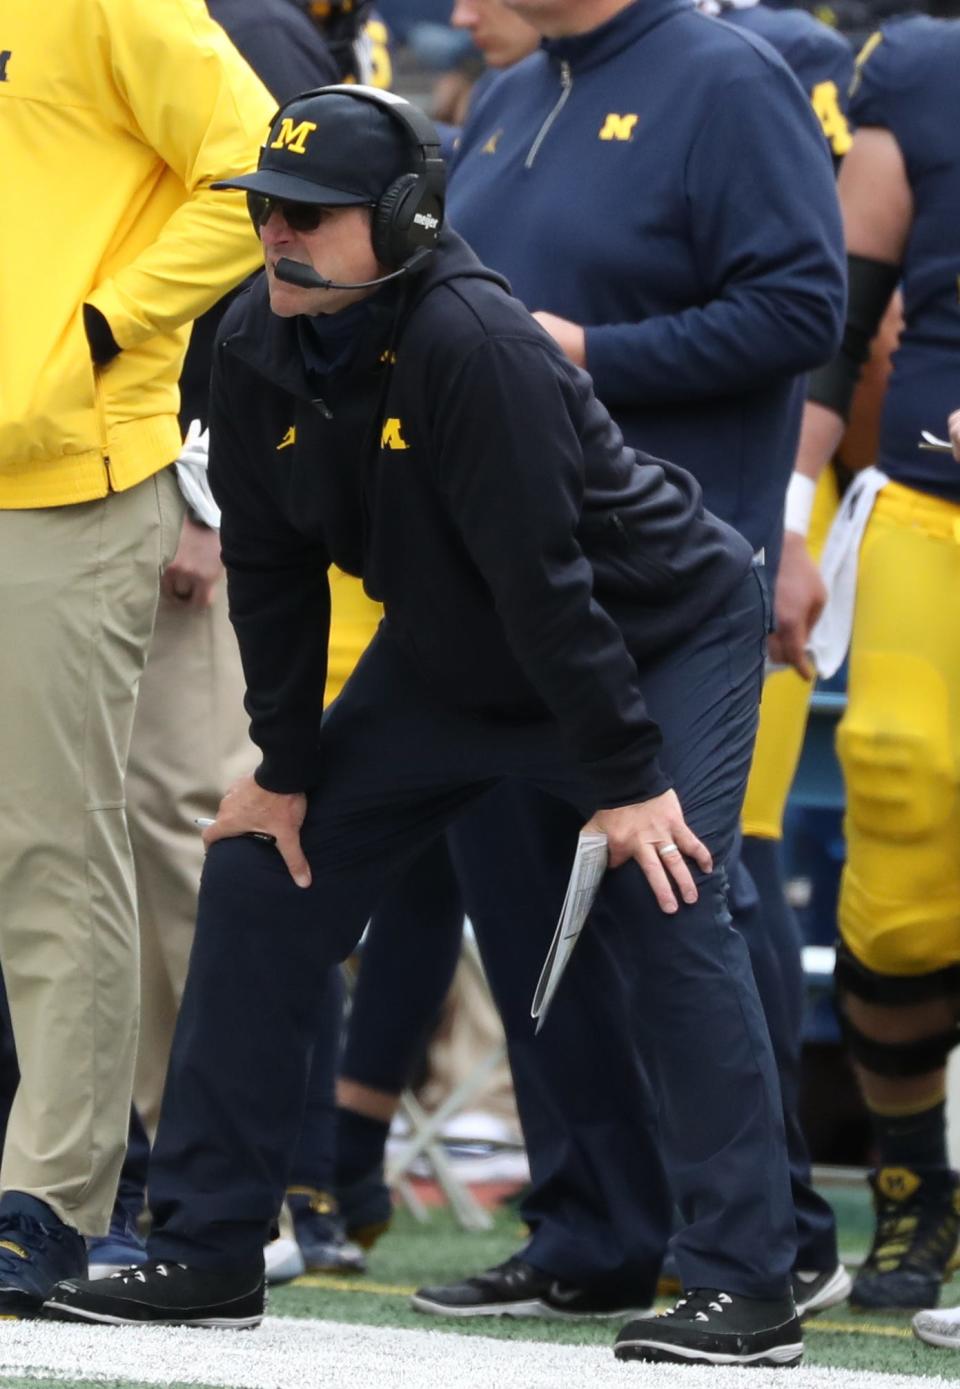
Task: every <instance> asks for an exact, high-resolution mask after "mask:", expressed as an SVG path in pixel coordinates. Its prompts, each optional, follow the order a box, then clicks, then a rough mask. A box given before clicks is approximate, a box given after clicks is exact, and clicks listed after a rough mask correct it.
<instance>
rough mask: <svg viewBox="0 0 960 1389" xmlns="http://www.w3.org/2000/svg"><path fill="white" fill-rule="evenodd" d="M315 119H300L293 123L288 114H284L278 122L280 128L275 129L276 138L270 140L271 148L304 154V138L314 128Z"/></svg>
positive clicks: (315, 124) (315, 125)
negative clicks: (297, 122) (298, 121)
mask: <svg viewBox="0 0 960 1389" xmlns="http://www.w3.org/2000/svg"><path fill="white" fill-rule="evenodd" d="M316 128H317V123H316V121H300V123H299V124H298V125H294V123H293V121H292V120H291V119H290V117H289V116H284V118H283V120H282V121H281V122H280V129H279V130H278V131H277V138H276V139H275V140H271V142H270V148H271V149H272V150H284V149H286V150H289V151H290V153H291V154H306V152H307V146H306V139H307V136H308V135H309V134H310V132H311V131H312V130H316Z"/></svg>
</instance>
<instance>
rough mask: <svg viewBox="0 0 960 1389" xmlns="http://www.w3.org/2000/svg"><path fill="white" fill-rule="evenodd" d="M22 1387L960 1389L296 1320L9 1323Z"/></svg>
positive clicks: (922, 1381) (908, 1379) (0, 1353)
mask: <svg viewBox="0 0 960 1389" xmlns="http://www.w3.org/2000/svg"><path fill="white" fill-rule="evenodd" d="M937 1354H938V1352H935V1351H932V1352H931V1355H934V1356H935V1355H937ZM948 1373H949V1370H948ZM13 1375H18V1376H21V1377H26V1378H33V1379H60V1380H66V1381H69V1382H70V1383H72V1384H76V1385H79V1384H85V1383H86V1384H90V1383H93V1384H95V1383H97V1382H101V1383H102V1382H103V1381H105V1380H107V1381H112V1382H115V1381H117V1380H131V1381H133V1382H134V1383H137V1384H150V1385H168V1384H204V1385H218V1386H220V1385H222V1386H228V1389H291V1386H293V1385H297V1386H316V1385H333V1386H341V1385H348V1386H350V1389H490V1386H495V1387H496V1389H570V1387H571V1386H577V1385H584V1386H586V1385H589V1389H625V1386H627V1389H639V1386H641V1385H642V1386H644V1389H647V1387H648V1386H654V1385H655V1386H656V1389H957V1381H956V1380H955V1379H954V1380H952V1381H947V1380H944V1379H941V1378H939V1377H927V1376H915V1375H889V1374H871V1373H869V1372H865V1371H863V1370H833V1369H826V1368H823V1367H821V1366H816V1367H814V1366H810V1367H803V1366H801V1367H799V1368H797V1369H789V1370H784V1369H760V1368H753V1367H751V1368H750V1369H749V1370H743V1369H739V1368H737V1369H723V1368H718V1367H701V1366H687V1365H683V1366H681V1365H645V1364H640V1363H637V1362H627V1363H623V1362H621V1361H617V1360H615V1359H614V1357H613V1353H612V1351H611V1350H609V1349H607V1348H606V1347H603V1346H569V1345H557V1344H552V1343H550V1342H544V1341H506V1340H504V1341H501V1340H496V1339H494V1338H492V1337H489V1336H458V1335H456V1334H453V1333H451V1332H445V1331H407V1330H399V1329H397V1328H395V1327H370V1326H355V1325H346V1324H344V1323H341V1322H331V1321H314V1320H307V1319H301V1318H298V1317H267V1318H266V1319H265V1320H264V1323H263V1326H262V1327H261V1328H260V1330H258V1331H201V1330H189V1329H187V1328H183V1327H131V1326H84V1325H81V1324H66V1323H62V1322H61V1323H57V1322H26V1321H24V1322H13V1321H11V1322H4V1323H2V1324H0V1382H2V1377H4V1376H13Z"/></svg>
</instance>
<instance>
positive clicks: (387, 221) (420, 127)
mask: <svg viewBox="0 0 960 1389" xmlns="http://www.w3.org/2000/svg"><path fill="white" fill-rule="evenodd" d="M327 95H337V96H349V97H353V98H354V99H355V100H356V101H366V102H368V103H369V104H370V105H371V106H376V107H378V108H379V109H380V110H381V111H383V112H384V113H385V114H386V115H388V116H389V117H390V119H391V120H393V121H395V122H396V123H397V124H398V125H399V126H400V127H401V129H402V130H403V132H404V134H405V135H406V136H407V138H408V141H409V143H410V144H411V145H412V146H413V147H414V150H415V153H414V156H413V168H412V169H410V170H409V171H408V172H407V173H404V174H400V176H399V177H398V178H396V179H394V181H393V183H391V184H390V185H389V187H388V188H386V189H385V190H384V191H383V193H381V195H380V197H379V199H378V201H377V202H376V204H375V205H374V209H373V220H372V226H371V237H372V242H373V252H374V255H375V256H376V257H377V260H378V261H379V262H380V264H381V265H384V266H387V267H388V268H389V270H390V271H391V273H390V274H389V275H382V276H380V277H379V278H378V279H376V280H367V281H363V282H362V283H360V284H357V285H338V284H336V283H335V282H333V281H330V280H325V279H324V278H323V277H322V276H321V275H318V274H317V272H316V271H315V270H313V269H311V268H310V267H309V266H304V265H302V264H300V263H299V262H298V261H291V260H286V259H283V260H280V261H278V263H277V265H276V267H275V271H274V273H275V274H276V276H277V278H278V279H280V280H286V281H287V282H288V283H290V284H299V285H300V286H302V287H303V288H343V289H348V288H349V289H353V288H358V289H359V288H365V287H367V286H368V285H378V284H383V283H385V281H387V280H392V279H395V278H397V276H399V275H404V274H407V273H409V272H410V271H411V270H414V269H416V268H417V267H418V266H419V265H420V264H422V262H423V261H424V260H425V259H426V258H427V256H428V255H429V254H430V253H431V251H433V250H434V248H435V247H436V244H437V241H438V239H439V236H440V230H441V228H442V226H443V206H444V192H445V189H446V181H447V174H446V166H445V165H444V162H443V159H442V158H441V155H440V142H439V138H438V135H437V131H436V128H435V127H434V124H433V122H432V121H431V120H430V119H429V117H428V116H425V115H424V114H423V112H422V111H420V110H419V109H418V108H417V107H416V106H414V105H413V104H412V103H411V102H409V101H406V100H405V99H404V98H403V97H400V96H397V95H395V93H393V92H386V91H381V90H380V89H379V88H377V87H364V86H361V85H359V84H358V83H353V82H350V83H340V84H338V85H336V86H330V87H316V88H314V89H313V90H312V91H309V92H300V93H298V95H297V96H295V97H293V98H291V100H290V101H286V102H284V104H283V105H282V106H281V107H280V108H279V109H278V111H277V112H276V114H275V115H274V117H273V120H272V121H271V122H270V127H271V129H272V128H273V127H274V126H275V125H276V123H277V121H278V120H279V119H280V117H281V116H282V115H283V113H284V111H286V110H287V108H288V107H290V106H292V105H293V104H294V103H295V102H296V103H300V102H302V101H306V100H309V99H310V98H311V97H317V96H327Z"/></svg>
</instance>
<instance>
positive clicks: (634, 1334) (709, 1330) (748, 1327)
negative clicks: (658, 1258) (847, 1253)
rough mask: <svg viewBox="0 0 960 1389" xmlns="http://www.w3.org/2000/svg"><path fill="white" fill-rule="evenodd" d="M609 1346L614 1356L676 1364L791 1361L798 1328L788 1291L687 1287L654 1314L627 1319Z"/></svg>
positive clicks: (797, 1348) (796, 1356) (796, 1357)
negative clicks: (774, 1295)
mask: <svg viewBox="0 0 960 1389" xmlns="http://www.w3.org/2000/svg"><path fill="white" fill-rule="evenodd" d="M613 1350H614V1354H615V1355H616V1357H617V1359H618V1360H669V1361H671V1362H672V1363H673V1364H676V1365H689V1364H706V1365H770V1366H778V1365H796V1364H799V1362H800V1360H801V1358H802V1356H803V1332H802V1330H801V1328H800V1319H799V1317H798V1316H797V1312H796V1308H795V1307H794V1305H793V1298H792V1297H784V1298H779V1299H777V1300H776V1301H775V1302H766V1301H761V1300H760V1299H759V1298H754V1297H741V1296H740V1295H739V1294H736V1293H724V1292H718V1291H716V1290H714V1289H711V1288H693V1289H691V1290H690V1291H689V1292H686V1293H684V1295H683V1297H681V1298H680V1300H679V1302H677V1304H676V1306H675V1307H671V1308H670V1310H669V1311H667V1312H663V1313H661V1314H660V1316H656V1317H641V1318H640V1319H639V1320H638V1321H632V1322H628V1323H627V1325H626V1326H625V1327H624V1328H623V1330H622V1331H621V1332H620V1334H619V1336H618V1337H617V1341H616V1345H615V1346H614V1348H613Z"/></svg>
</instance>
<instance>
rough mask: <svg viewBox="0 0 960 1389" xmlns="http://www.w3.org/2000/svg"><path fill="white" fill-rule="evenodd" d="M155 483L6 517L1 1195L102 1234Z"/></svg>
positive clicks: (123, 1052)
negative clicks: (130, 762) (11, 1060)
mask: <svg viewBox="0 0 960 1389" xmlns="http://www.w3.org/2000/svg"><path fill="white" fill-rule="evenodd" d="M181 518H182V504H181V502H180V498H179V494H178V492H177V489H176V482H175V480H174V478H173V476H172V475H171V473H170V472H169V471H167V470H164V471H163V472H162V473H160V474H158V475H156V476H155V477H152V478H148V479H147V480H146V481H145V482H143V483H141V484H139V486H137V487H134V488H131V489H130V490H129V491H127V492H120V493H114V494H111V495H110V496H108V497H105V498H104V499H103V500H101V501H95V502H84V503H81V504H80V505H77V506H63V507H51V508H47V509H43V510H31V511H0V555H2V557H3V585H4V589H5V594H4V601H3V603H2V604H0V709H2V717H0V768H2V775H0V824H2V832H0V966H2V969H3V975H4V979H5V981H6V986H7V994H8V997H9V1000H10V1012H11V1016H12V1019H13V1031H14V1039H15V1041H16V1046H17V1053H18V1058H19V1062H20V1072H21V1082H20V1086H19V1088H18V1090H17V1094H16V1097H15V1099H14V1103H13V1109H12V1111H11V1114H10V1124H9V1128H8V1129H7V1138H6V1146H5V1149H4V1154H3V1166H2V1171H0V1183H2V1186H3V1187H4V1189H6V1190H16V1191H22V1192H26V1193H28V1194H29V1195H31V1196H35V1197H37V1198H39V1199H40V1200H42V1201H46V1202H47V1203H48V1205H50V1206H51V1207H52V1208H53V1210H54V1211H55V1212H56V1213H57V1214H58V1215H59V1216H60V1217H61V1218H62V1219H64V1220H66V1221H67V1222H68V1223H69V1224H71V1225H74V1226H76V1227H77V1228H78V1229H79V1230H81V1231H82V1232H83V1233H84V1234H100V1233H103V1232H105V1231H106V1228H107V1224H108V1221H109V1218H110V1212H111V1209H112V1206H113V1200H114V1193H115V1190H116V1184H117V1176H118V1173H119V1170H120V1164H121V1162H122V1160H123V1154H124V1149H125V1146H126V1137H127V1124H128V1115H129V1105H130V1093H131V1086H132V1080H133V1065H134V1051H135V1047H136V1036H137V970H138V963H137V955H138V950H137V916H136V902H135V894H134V884H133V865H132V857H131V852H130V842H129V839H128V837H127V825H126V817H125V813H124V787H123V779H124V772H125V770H126V760H127V751H128V748H129V743H130V732H131V727H132V724H133V715H134V708H135V704H136V696H137V685H138V681H139V679H140V674H141V671H142V669H143V665H144V661H145V659H146V653H147V648H148V646H149V642H150V634H151V631H152V629H153V622H154V615H155V612H156V606H157V593H158V582H159V576H160V573H161V571H162V569H163V567H164V565H165V564H166V563H168V562H169V560H170V558H171V557H172V555H173V552H174V549H175V547H176V543H177V537H178V534H179V529H180V523H181Z"/></svg>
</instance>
